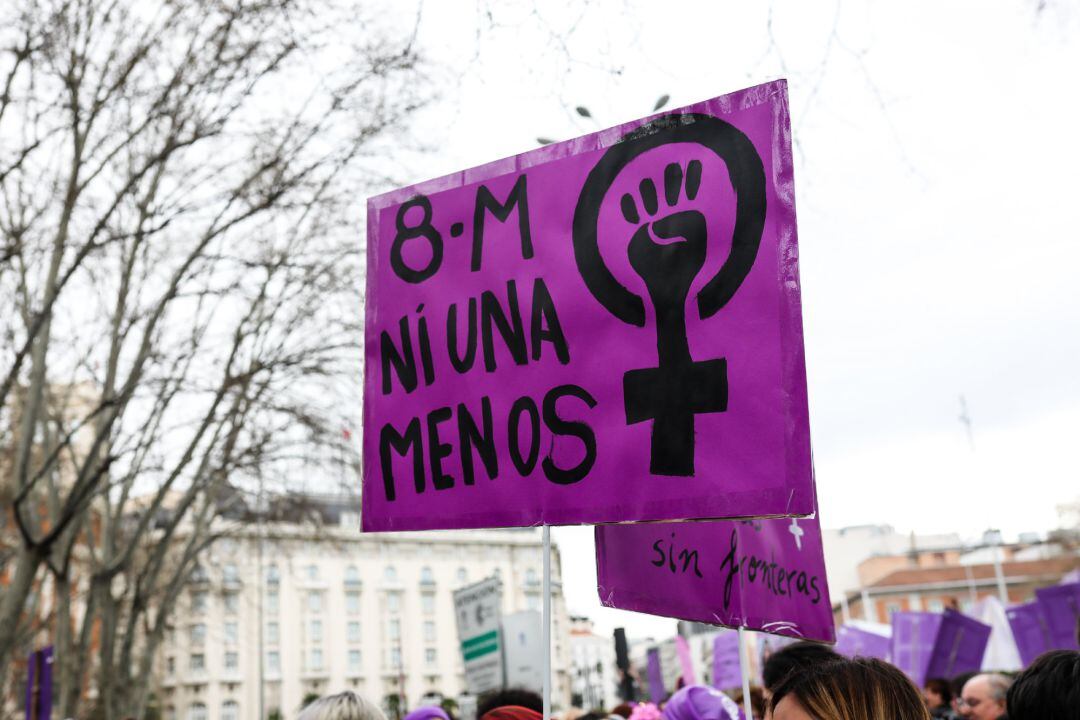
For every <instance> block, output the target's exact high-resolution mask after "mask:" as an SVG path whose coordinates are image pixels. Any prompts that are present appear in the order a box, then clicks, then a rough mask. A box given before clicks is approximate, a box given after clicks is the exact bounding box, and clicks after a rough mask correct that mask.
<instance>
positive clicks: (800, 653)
mask: <svg viewBox="0 0 1080 720" xmlns="http://www.w3.org/2000/svg"><path fill="white" fill-rule="evenodd" d="M843 659H844V656H843V655H839V654H837V653H836V652H835V651H834V650H833V649H832V648H830V647H828V646H827V645H822V644H820V643H814V642H806V641H803V642H797V643H793V644H791V645H788V646H787V647H785V648H781V649H780V650H777V651H776V652H774V653H773V654H772V655H770V656H769V659H768V660H766V661H765V665H764V666H763V667H762V668H761V679H762V680H763V681H764V683H765V688H766V689H767V690H772V689H773V688H774V687H775V686H776V685H778V684H779V683H780V681H781V680H783V679H784V678H786V677H787V676H788V675H789V674H790V673H791V671H793V670H802V669H804V668H808V667H811V666H813V665H817V664H818V663H822V662H830V661H834V660H843Z"/></svg>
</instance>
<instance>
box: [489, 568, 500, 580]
mask: <svg viewBox="0 0 1080 720" xmlns="http://www.w3.org/2000/svg"><path fill="white" fill-rule="evenodd" d="M491 575H492V577H495V578H501V577H502V568H495V569H494V570H492V571H491Z"/></svg>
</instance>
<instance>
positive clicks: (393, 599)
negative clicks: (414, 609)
mask: <svg viewBox="0 0 1080 720" xmlns="http://www.w3.org/2000/svg"><path fill="white" fill-rule="evenodd" d="M386 609H387V610H389V611H390V612H392V613H396V612H400V611H401V596H400V595H398V594H397V593H387V594H386Z"/></svg>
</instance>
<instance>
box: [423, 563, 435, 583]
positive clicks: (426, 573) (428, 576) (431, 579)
mask: <svg viewBox="0 0 1080 720" xmlns="http://www.w3.org/2000/svg"><path fill="white" fill-rule="evenodd" d="M420 584H421V585H434V584H435V573H433V572H431V568H429V567H428V566H426V565H425V566H424V567H422V568H420Z"/></svg>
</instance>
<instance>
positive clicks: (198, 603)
mask: <svg viewBox="0 0 1080 720" xmlns="http://www.w3.org/2000/svg"><path fill="white" fill-rule="evenodd" d="M208 602H209V596H208V595H207V593H206V591H205V590H198V591H196V592H193V593H191V612H193V613H195V614H196V615H202V614H203V613H205V612H206V606H207V603H208Z"/></svg>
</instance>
